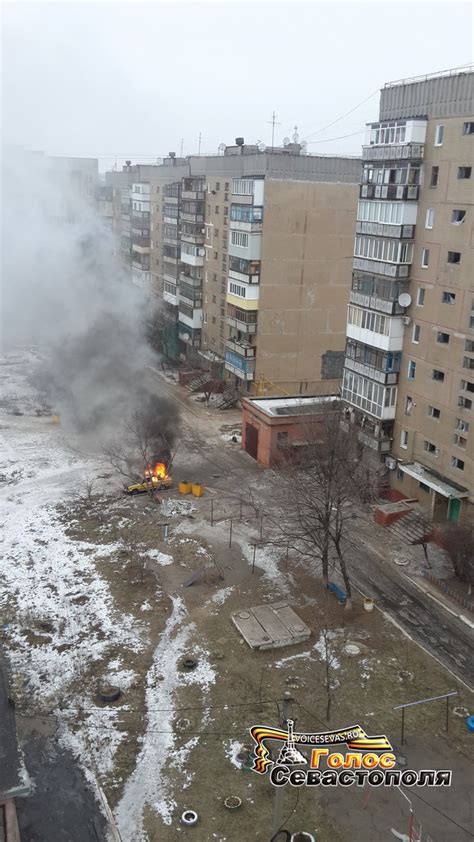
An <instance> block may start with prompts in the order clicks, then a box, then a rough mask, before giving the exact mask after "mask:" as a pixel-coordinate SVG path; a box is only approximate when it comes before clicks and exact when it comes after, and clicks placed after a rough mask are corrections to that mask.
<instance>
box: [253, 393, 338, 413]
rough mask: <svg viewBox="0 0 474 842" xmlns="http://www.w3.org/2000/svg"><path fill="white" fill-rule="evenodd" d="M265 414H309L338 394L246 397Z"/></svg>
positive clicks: (335, 397)
mask: <svg viewBox="0 0 474 842" xmlns="http://www.w3.org/2000/svg"><path fill="white" fill-rule="evenodd" d="M245 400H247V401H248V402H249V403H251V404H254V405H255V406H256V407H257V408H258V409H260V410H261V411H262V412H264V413H265V414H266V415H271V416H272V417H273V418H277V417H278V416H279V415H280V416H281V415H310V414H311V412H312V411H313V410H314V409H315V408H316V407H317V406H320V405H321V404H325V403H329V402H332V401H335V400H338V395H305V397H304V398H303V397H298V396H295V397H287V398H246V399H245Z"/></svg>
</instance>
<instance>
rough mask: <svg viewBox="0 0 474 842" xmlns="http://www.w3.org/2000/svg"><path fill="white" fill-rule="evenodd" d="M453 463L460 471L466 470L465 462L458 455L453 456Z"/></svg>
mask: <svg viewBox="0 0 474 842" xmlns="http://www.w3.org/2000/svg"><path fill="white" fill-rule="evenodd" d="M451 465H452V466H453V468H457V469H458V470H459V471H464V462H463V460H462V459H458V457H457V456H451Z"/></svg>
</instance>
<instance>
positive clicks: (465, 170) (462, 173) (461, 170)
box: [458, 167, 472, 178]
mask: <svg viewBox="0 0 474 842" xmlns="http://www.w3.org/2000/svg"><path fill="white" fill-rule="evenodd" d="M471 171H472V167H458V178H470V177H471Z"/></svg>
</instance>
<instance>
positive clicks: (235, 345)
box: [226, 339, 255, 359]
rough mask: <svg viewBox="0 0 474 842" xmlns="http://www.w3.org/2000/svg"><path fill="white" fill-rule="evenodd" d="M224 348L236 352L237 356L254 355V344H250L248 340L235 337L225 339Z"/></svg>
mask: <svg viewBox="0 0 474 842" xmlns="http://www.w3.org/2000/svg"><path fill="white" fill-rule="evenodd" d="M226 348H228V350H229V351H233V352H234V354H238V356H239V357H244V358H246V359H252V358H253V357H255V345H250V344H249V343H248V342H244V341H243V340H240V341H239V340H237V339H227V340H226Z"/></svg>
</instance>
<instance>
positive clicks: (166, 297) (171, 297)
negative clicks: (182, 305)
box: [163, 284, 178, 307]
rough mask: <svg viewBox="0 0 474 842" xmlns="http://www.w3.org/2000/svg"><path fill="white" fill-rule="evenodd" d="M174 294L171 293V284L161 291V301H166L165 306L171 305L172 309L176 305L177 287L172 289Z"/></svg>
mask: <svg viewBox="0 0 474 842" xmlns="http://www.w3.org/2000/svg"><path fill="white" fill-rule="evenodd" d="M174 290H175V291H174V293H173V292H171V284H169V285H168V288H166V287H164V289H163V301H166V303H167V304H172V305H173V306H174V307H176V306H177V304H178V287H176V286H175V287H174Z"/></svg>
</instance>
